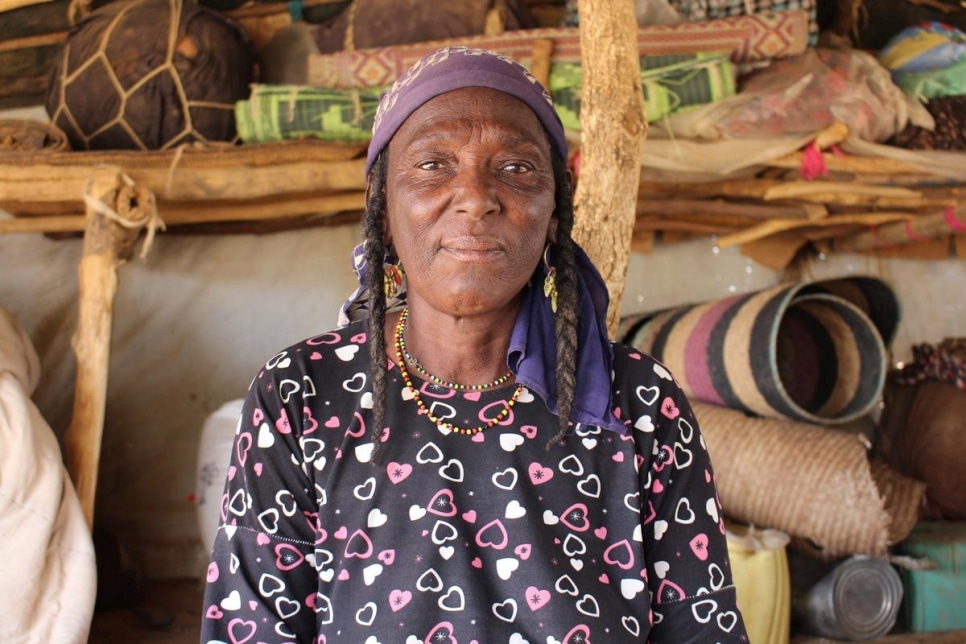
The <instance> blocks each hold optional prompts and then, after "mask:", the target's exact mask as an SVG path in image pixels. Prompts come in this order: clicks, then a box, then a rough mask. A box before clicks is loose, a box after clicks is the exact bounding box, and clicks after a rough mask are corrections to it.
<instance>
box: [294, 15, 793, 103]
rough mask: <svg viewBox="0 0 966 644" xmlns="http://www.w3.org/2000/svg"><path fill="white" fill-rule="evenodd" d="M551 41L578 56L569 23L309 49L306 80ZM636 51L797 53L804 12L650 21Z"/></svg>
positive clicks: (326, 81)
mask: <svg viewBox="0 0 966 644" xmlns="http://www.w3.org/2000/svg"><path fill="white" fill-rule="evenodd" d="M537 39H549V40H551V41H552V42H553V53H552V55H551V65H552V64H554V63H561V62H571V63H573V62H579V61H580V31H579V29H574V28H570V29H568V28H557V29H527V30H519V31H511V32H506V33H504V34H500V35H498V36H474V37H469V38H460V39H458V40H438V41H433V42H425V43H419V44H416V45H403V46H395V47H379V48H372V49H358V50H354V51H341V52H338V53H335V54H312V55H310V56H309V58H308V72H307V76H308V78H307V80H306V83H305V84H306V85H311V86H313V87H333V88H352V87H382V86H386V85H389V84H390V83H392V82H393V81H394V80H396V79H397V78H398V77H399V76H400V75H401V74H402V73H403V72H404V71H405V70H407V69H408V68H409V67H410V66H412V65H413V64H414V63H415V62H416V61H418V60H419V59H420V58H422V57H423V56H425V55H426V54H429V53H431V52H433V51H435V50H437V49H439V48H440V47H445V46H447V45H465V46H467V47H477V48H480V49H490V50H493V51H496V52H498V53H501V54H504V55H507V56H511V57H513V58H515V59H517V60H518V61H520V63H522V64H523V65H524V66H527V67H529V66H530V65H531V61H532V58H533V42H534V40H537ZM637 43H638V50H639V52H640V54H641V55H642V56H644V55H657V54H688V53H696V52H728V53H730V55H731V59H732V61H733V62H735V63H745V62H753V61H760V60H766V59H770V58H781V57H786V56H792V55H795V54H801V53H802V52H804V51H805V49H806V47H807V44H808V14H807V13H806V12H804V11H782V12H768V13H761V14H755V15H750V16H736V17H733V18H722V19H720V20H708V21H706V22H694V23H681V24H677V25H653V26H650V27H642V28H641V29H639V30H638V32H637Z"/></svg>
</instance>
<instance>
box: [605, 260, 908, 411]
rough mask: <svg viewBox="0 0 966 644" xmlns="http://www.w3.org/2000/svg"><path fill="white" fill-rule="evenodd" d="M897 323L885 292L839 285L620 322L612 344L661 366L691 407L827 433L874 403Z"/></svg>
mask: <svg viewBox="0 0 966 644" xmlns="http://www.w3.org/2000/svg"><path fill="white" fill-rule="evenodd" d="M898 319H899V307H898V303H897V300H896V297H895V294H894V293H893V291H892V290H891V288H890V287H889V286H888V285H886V284H885V283H884V282H882V281H881V280H878V279H876V278H872V277H855V278H838V279H834V280H825V281H818V282H812V283H787V284H781V285H779V286H775V287H773V288H769V289H765V290H762V291H756V292H753V293H747V294H742V295H736V296H733V297H729V298H725V299H722V300H715V301H711V302H707V303H703V304H695V305H690V306H683V307H678V308H673V309H667V310H663V311H658V312H655V313H646V314H643V315H635V316H630V317H626V318H624V319H623V320H622V321H621V325H620V327H619V329H618V333H617V337H618V338H620V339H621V341H622V342H624V343H625V344H628V345H630V346H633V347H634V348H636V349H639V350H641V351H643V352H645V353H648V354H650V355H652V356H654V357H655V358H656V359H658V360H660V361H661V362H663V363H664V364H665V365H667V366H668V368H669V369H670V370H671V371H672V372H673V373H674V375H675V376H676V377H677V378H678V380H679V381H680V383H681V385H682V387H683V388H684V390H685V392H686V393H687V394H688V396H689V397H690V398H691V399H692V400H700V401H703V402H707V403H711V404H713V405H718V406H721V407H729V408H732V409H737V410H741V411H745V412H748V413H752V414H756V415H760V416H768V417H772V418H788V419H791V420H798V421H803V422H810V423H816V424H821V425H834V424H840V423H846V422H849V421H851V420H854V419H856V418H858V417H860V416H862V415H864V414H866V413H868V412H869V410H871V409H872V408H873V406H875V405H876V404H877V403H878V401H879V400H880V399H881V396H882V390H883V386H884V384H885V375H886V371H887V354H886V344H887V343H888V342H889V341H890V340H891V338H892V334H893V333H894V331H895V327H896V325H897V324H898Z"/></svg>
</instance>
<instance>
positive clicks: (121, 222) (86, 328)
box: [64, 167, 153, 526]
mask: <svg viewBox="0 0 966 644" xmlns="http://www.w3.org/2000/svg"><path fill="white" fill-rule="evenodd" d="M87 195H88V196H89V197H91V200H90V202H89V205H88V209H87V215H86V224H87V226H86V228H85V232H84V251H83V255H82V257H81V261H80V266H79V268H78V272H79V276H80V305H79V312H78V317H77V329H76V331H75V332H74V336H73V340H72V346H73V349H74V355H75V356H76V358H77V375H76V379H75V386H74V410H73V415H72V417H71V421H70V425H69V426H68V428H67V431H66V432H65V434H64V451H65V452H66V455H67V459H66V460H67V469H68V471H69V472H70V475H71V479H72V480H73V482H74V486H75V487H76V489H77V496H78V497H79V498H80V501H81V508H82V509H83V511H84V517H85V518H86V519H87V524H88V526H93V524H94V497H95V492H96V490H97V470H98V465H99V463H100V451H101V437H102V435H103V431H104V409H105V403H106V400H107V379H108V364H109V362H110V341H111V319H112V312H113V309H114V295H115V293H116V292H117V268H118V267H119V266H120V265H121V264H123V263H124V262H125V261H127V259H129V258H130V256H131V254H132V252H133V249H134V244H135V242H136V240H137V237H138V233H139V232H140V228H138V227H129V226H130V225H131V224H132V223H134V222H138V221H140V220H143V219H144V218H145V209H147V208H152V207H153V196H152V195H151V194H150V193H148V192H147V191H146V190H144V189H143V188H140V187H138V186H135V185H133V184H131V183H128V182H126V181H125V177H124V175H123V174H122V173H121V170H120V169H119V168H116V167H114V168H98V169H96V170H94V171H93V172H92V173H91V178H90V183H89V184H88V190H87ZM111 212H113V213H115V215H114V216H116V219H115V218H112V216H111V215H110V213H111Z"/></svg>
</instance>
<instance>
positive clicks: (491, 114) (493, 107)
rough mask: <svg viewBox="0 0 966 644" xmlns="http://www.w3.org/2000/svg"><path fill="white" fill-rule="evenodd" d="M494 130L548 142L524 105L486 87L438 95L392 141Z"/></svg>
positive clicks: (404, 125)
mask: <svg viewBox="0 0 966 644" xmlns="http://www.w3.org/2000/svg"><path fill="white" fill-rule="evenodd" d="M467 127H469V128H473V129H479V130H482V129H496V130H499V131H502V132H504V134H505V135H506V136H508V137H510V138H516V139H520V140H521V141H523V140H532V141H534V142H539V143H540V144H541V147H543V146H544V145H545V146H546V148H547V150H548V152H549V147H550V139H549V136H548V134H547V132H546V130H545V129H544V128H543V125H542V124H541V123H540V120H539V119H538V118H537V115H536V114H534V113H533V111H532V110H531V109H530V108H529V107H528V106H527V105H526V103H524V102H523V101H521V100H519V99H517V98H515V97H513V96H510V95H509V94H506V93H504V92H501V91H499V90H495V89H491V88H488V87H466V88H461V89H457V90H453V91H451V92H446V93H445V94H440V95H439V96H436V97H434V98H432V99H430V100H428V101H426V103H424V104H423V105H421V106H420V107H419V108H418V109H417V110H416V111H414V112H413V113H412V114H411V115H410V116H409V118H407V119H406V121H405V122H404V123H403V124H402V126H401V127H400V128H399V130H398V131H397V132H396V134H395V135H394V136H393V140H397V139H400V138H402V139H407V140H410V139H413V138H416V139H434V138H436V139H441V138H446V137H447V136H450V135H451V134H452V133H451V132H450V129H451V128H460V129H465V128H467Z"/></svg>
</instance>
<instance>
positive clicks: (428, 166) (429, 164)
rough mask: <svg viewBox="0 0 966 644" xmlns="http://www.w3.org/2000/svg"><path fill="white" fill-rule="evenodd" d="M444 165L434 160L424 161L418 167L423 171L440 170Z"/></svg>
mask: <svg viewBox="0 0 966 644" xmlns="http://www.w3.org/2000/svg"><path fill="white" fill-rule="evenodd" d="M442 165H443V164H442V163H440V162H439V161H437V160H435V159H434V160H432V161H423V162H422V163H420V164H419V165H418V167H419V168H420V169H422V170H438V169H439V168H441V167H442Z"/></svg>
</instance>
